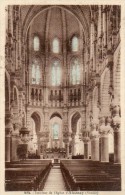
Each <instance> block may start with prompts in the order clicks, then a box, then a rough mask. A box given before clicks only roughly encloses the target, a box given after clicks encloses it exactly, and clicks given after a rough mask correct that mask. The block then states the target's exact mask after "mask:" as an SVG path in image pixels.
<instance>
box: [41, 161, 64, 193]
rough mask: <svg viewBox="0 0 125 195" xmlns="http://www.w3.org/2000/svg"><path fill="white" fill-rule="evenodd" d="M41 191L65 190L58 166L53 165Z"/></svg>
mask: <svg viewBox="0 0 125 195" xmlns="http://www.w3.org/2000/svg"><path fill="white" fill-rule="evenodd" d="M43 191H66V188H65V183H64V180H63V176H62V173H61V170H60V166H57V165H56V166H53V167H52V169H51V170H50V173H49V176H48V178H47V180H46V183H45V186H44V189H43Z"/></svg>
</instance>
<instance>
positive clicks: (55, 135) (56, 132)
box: [53, 123, 59, 139]
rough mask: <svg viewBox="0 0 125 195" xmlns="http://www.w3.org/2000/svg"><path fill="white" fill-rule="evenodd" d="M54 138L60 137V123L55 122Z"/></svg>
mask: <svg viewBox="0 0 125 195" xmlns="http://www.w3.org/2000/svg"><path fill="white" fill-rule="evenodd" d="M53 139H59V124H58V123H54V124H53Z"/></svg>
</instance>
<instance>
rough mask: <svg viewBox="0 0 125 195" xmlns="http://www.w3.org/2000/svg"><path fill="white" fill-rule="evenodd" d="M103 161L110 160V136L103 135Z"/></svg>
mask: <svg viewBox="0 0 125 195" xmlns="http://www.w3.org/2000/svg"><path fill="white" fill-rule="evenodd" d="M101 162H109V147H108V136H107V135H106V136H102V137H101Z"/></svg>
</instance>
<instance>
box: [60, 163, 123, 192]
mask: <svg viewBox="0 0 125 195" xmlns="http://www.w3.org/2000/svg"><path fill="white" fill-rule="evenodd" d="M60 166H61V171H62V174H63V176H64V180H65V182H66V185H67V188H68V190H93V191H107V190H108V191H119V190H120V189H121V174H120V173H121V167H120V165H114V164H113V163H100V162H93V161H84V160H61V165H60Z"/></svg>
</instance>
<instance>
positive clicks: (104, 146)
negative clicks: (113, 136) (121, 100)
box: [99, 117, 112, 162]
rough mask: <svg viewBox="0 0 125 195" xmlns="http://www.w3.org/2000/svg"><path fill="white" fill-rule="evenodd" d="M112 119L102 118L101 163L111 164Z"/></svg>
mask: <svg viewBox="0 0 125 195" xmlns="http://www.w3.org/2000/svg"><path fill="white" fill-rule="evenodd" d="M110 122H111V118H110V117H107V118H105V117H101V118H100V128H99V130H100V135H101V138H100V143H101V159H100V160H101V162H109V144H108V143H109V141H108V139H109V138H108V134H109V132H110V131H111V130H112V128H111V126H110Z"/></svg>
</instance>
